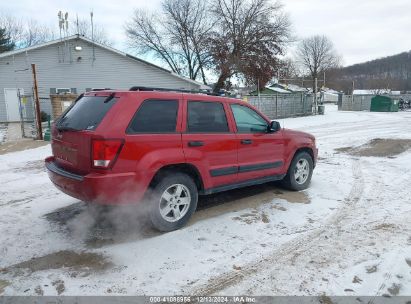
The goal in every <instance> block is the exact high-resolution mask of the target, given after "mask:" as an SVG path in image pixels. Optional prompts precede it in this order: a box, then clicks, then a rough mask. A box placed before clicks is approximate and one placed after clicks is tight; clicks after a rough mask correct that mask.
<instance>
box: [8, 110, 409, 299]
mask: <svg viewBox="0 0 411 304" xmlns="http://www.w3.org/2000/svg"><path fill="white" fill-rule="evenodd" d="M281 123H282V124H283V125H285V127H287V128H295V129H299V130H303V131H307V132H310V133H312V134H314V135H315V136H316V137H317V144H318V146H319V149H320V154H319V156H320V158H319V162H318V166H317V168H316V169H315V172H314V175H313V180H312V185H311V187H310V188H309V189H308V190H306V191H304V192H299V193H290V192H286V191H284V190H282V189H280V188H278V187H277V186H276V185H275V184H267V185H263V186H258V187H250V188H246V189H242V190H236V191H230V192H229V193H223V194H219V195H214V196H211V197H206V198H201V200H200V209H201V210H199V211H198V212H196V214H195V215H194V217H193V219H192V220H191V221H190V223H189V225H188V226H187V227H185V228H183V229H181V230H179V231H174V232H170V233H166V234H160V233H157V232H155V231H153V230H152V229H151V228H149V227H148V226H147V224H146V223H145V221H144V220H143V219H142V218H141V215H140V214H139V213H138V212H137V211H136V213H132V212H131V210H129V209H125V210H122V209H119V210H115V211H113V212H112V213H110V214H108V215H105V216H100V217H97V216H96V215H95V214H94V213H93V211H92V210H88V209H86V208H85V206H84V205H83V204H82V203H81V202H78V201H77V200H75V199H73V198H70V197H68V196H66V195H64V194H62V193H60V192H59V191H58V190H56V189H55V188H54V187H53V186H52V185H51V183H50V181H49V180H48V177H47V175H46V173H45V172H44V169H43V163H42V160H43V158H44V157H45V156H47V155H49V154H50V146H49V145H47V146H44V147H40V148H37V149H31V150H26V151H21V152H14V153H9V154H5V155H0V180H1V186H0V187H1V188H0V231H1V233H0V257H1V258H0V294H2V293H3V294H4V295H36V294H39V295H40V294H44V295H56V294H62V295H100V294H111V295H112V294H129V295H136V294H138V295H141V294H146V295H165V294H188V295H190V294H191V295H192V294H201V295H209V294H225V295H235V294H237V295H238V294H249V295H321V294H326V295H362V296H365V295H371V296H374V295H384V294H390V295H395V294H398V295H411V199H410V196H411V188H410V181H411V173H410V172H411V150H408V151H406V152H404V153H401V154H399V155H397V156H391V157H362V156H351V155H349V154H347V153H343V152H337V151H336V150H335V149H338V148H342V147H357V146H360V145H363V144H365V143H367V142H368V141H370V140H372V139H376V138H394V139H411V113H410V112H405V113H404V112H403V113H369V112H337V111H336V108H335V106H327V107H326V115H324V116H317V117H303V118H294V119H284V120H281ZM343 151H348V150H343ZM96 218H99V219H100V220H97V221H96ZM2 268H3V269H2Z"/></svg>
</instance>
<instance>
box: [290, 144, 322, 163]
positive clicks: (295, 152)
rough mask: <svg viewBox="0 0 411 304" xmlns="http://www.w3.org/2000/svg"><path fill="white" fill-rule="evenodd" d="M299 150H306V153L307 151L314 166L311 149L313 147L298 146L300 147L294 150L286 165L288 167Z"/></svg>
mask: <svg viewBox="0 0 411 304" xmlns="http://www.w3.org/2000/svg"><path fill="white" fill-rule="evenodd" d="M300 152H306V153H308V154H309V155H310V156H311V159H312V161H313V164H314V167H315V165H316V163H315V157H314V151H313V149H311V148H310V147H300V148H298V149H297V150H295V151H294V154H293V156H292V157H291V158H290V159H289V161H288V167H287V168H289V167H290V165H291V162H292V161H293V159H294V157H295V156H296V155H297V154H298V153H300Z"/></svg>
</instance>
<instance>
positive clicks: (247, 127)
mask: <svg viewBox="0 0 411 304" xmlns="http://www.w3.org/2000/svg"><path fill="white" fill-rule="evenodd" d="M231 110H232V111H233V115H234V119H235V123H236V125H237V130H238V132H239V133H265V132H266V131H267V121H266V120H265V119H264V118H262V117H261V115H259V114H258V113H257V112H255V111H254V110H252V109H250V108H249V107H246V106H242V105H239V104H233V105H231Z"/></svg>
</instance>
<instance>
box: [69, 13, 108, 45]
mask: <svg viewBox="0 0 411 304" xmlns="http://www.w3.org/2000/svg"><path fill="white" fill-rule="evenodd" d="M69 33H70V34H71V35H80V36H84V37H86V38H89V39H93V41H95V42H97V43H100V44H104V45H108V46H110V45H112V44H113V42H112V41H111V40H110V38H109V36H108V34H107V32H106V31H105V29H104V27H102V26H101V25H99V24H98V23H97V24H94V25H93V30H92V29H91V21H90V20H87V19H78V21H77V20H75V21H71V24H70V26H69Z"/></svg>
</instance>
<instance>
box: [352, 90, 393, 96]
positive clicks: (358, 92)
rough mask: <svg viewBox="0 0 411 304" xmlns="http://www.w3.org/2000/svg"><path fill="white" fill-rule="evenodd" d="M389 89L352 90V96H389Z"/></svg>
mask: <svg viewBox="0 0 411 304" xmlns="http://www.w3.org/2000/svg"><path fill="white" fill-rule="evenodd" d="M390 93H391V90H389V89H372V90H354V92H353V95H376V94H390Z"/></svg>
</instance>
